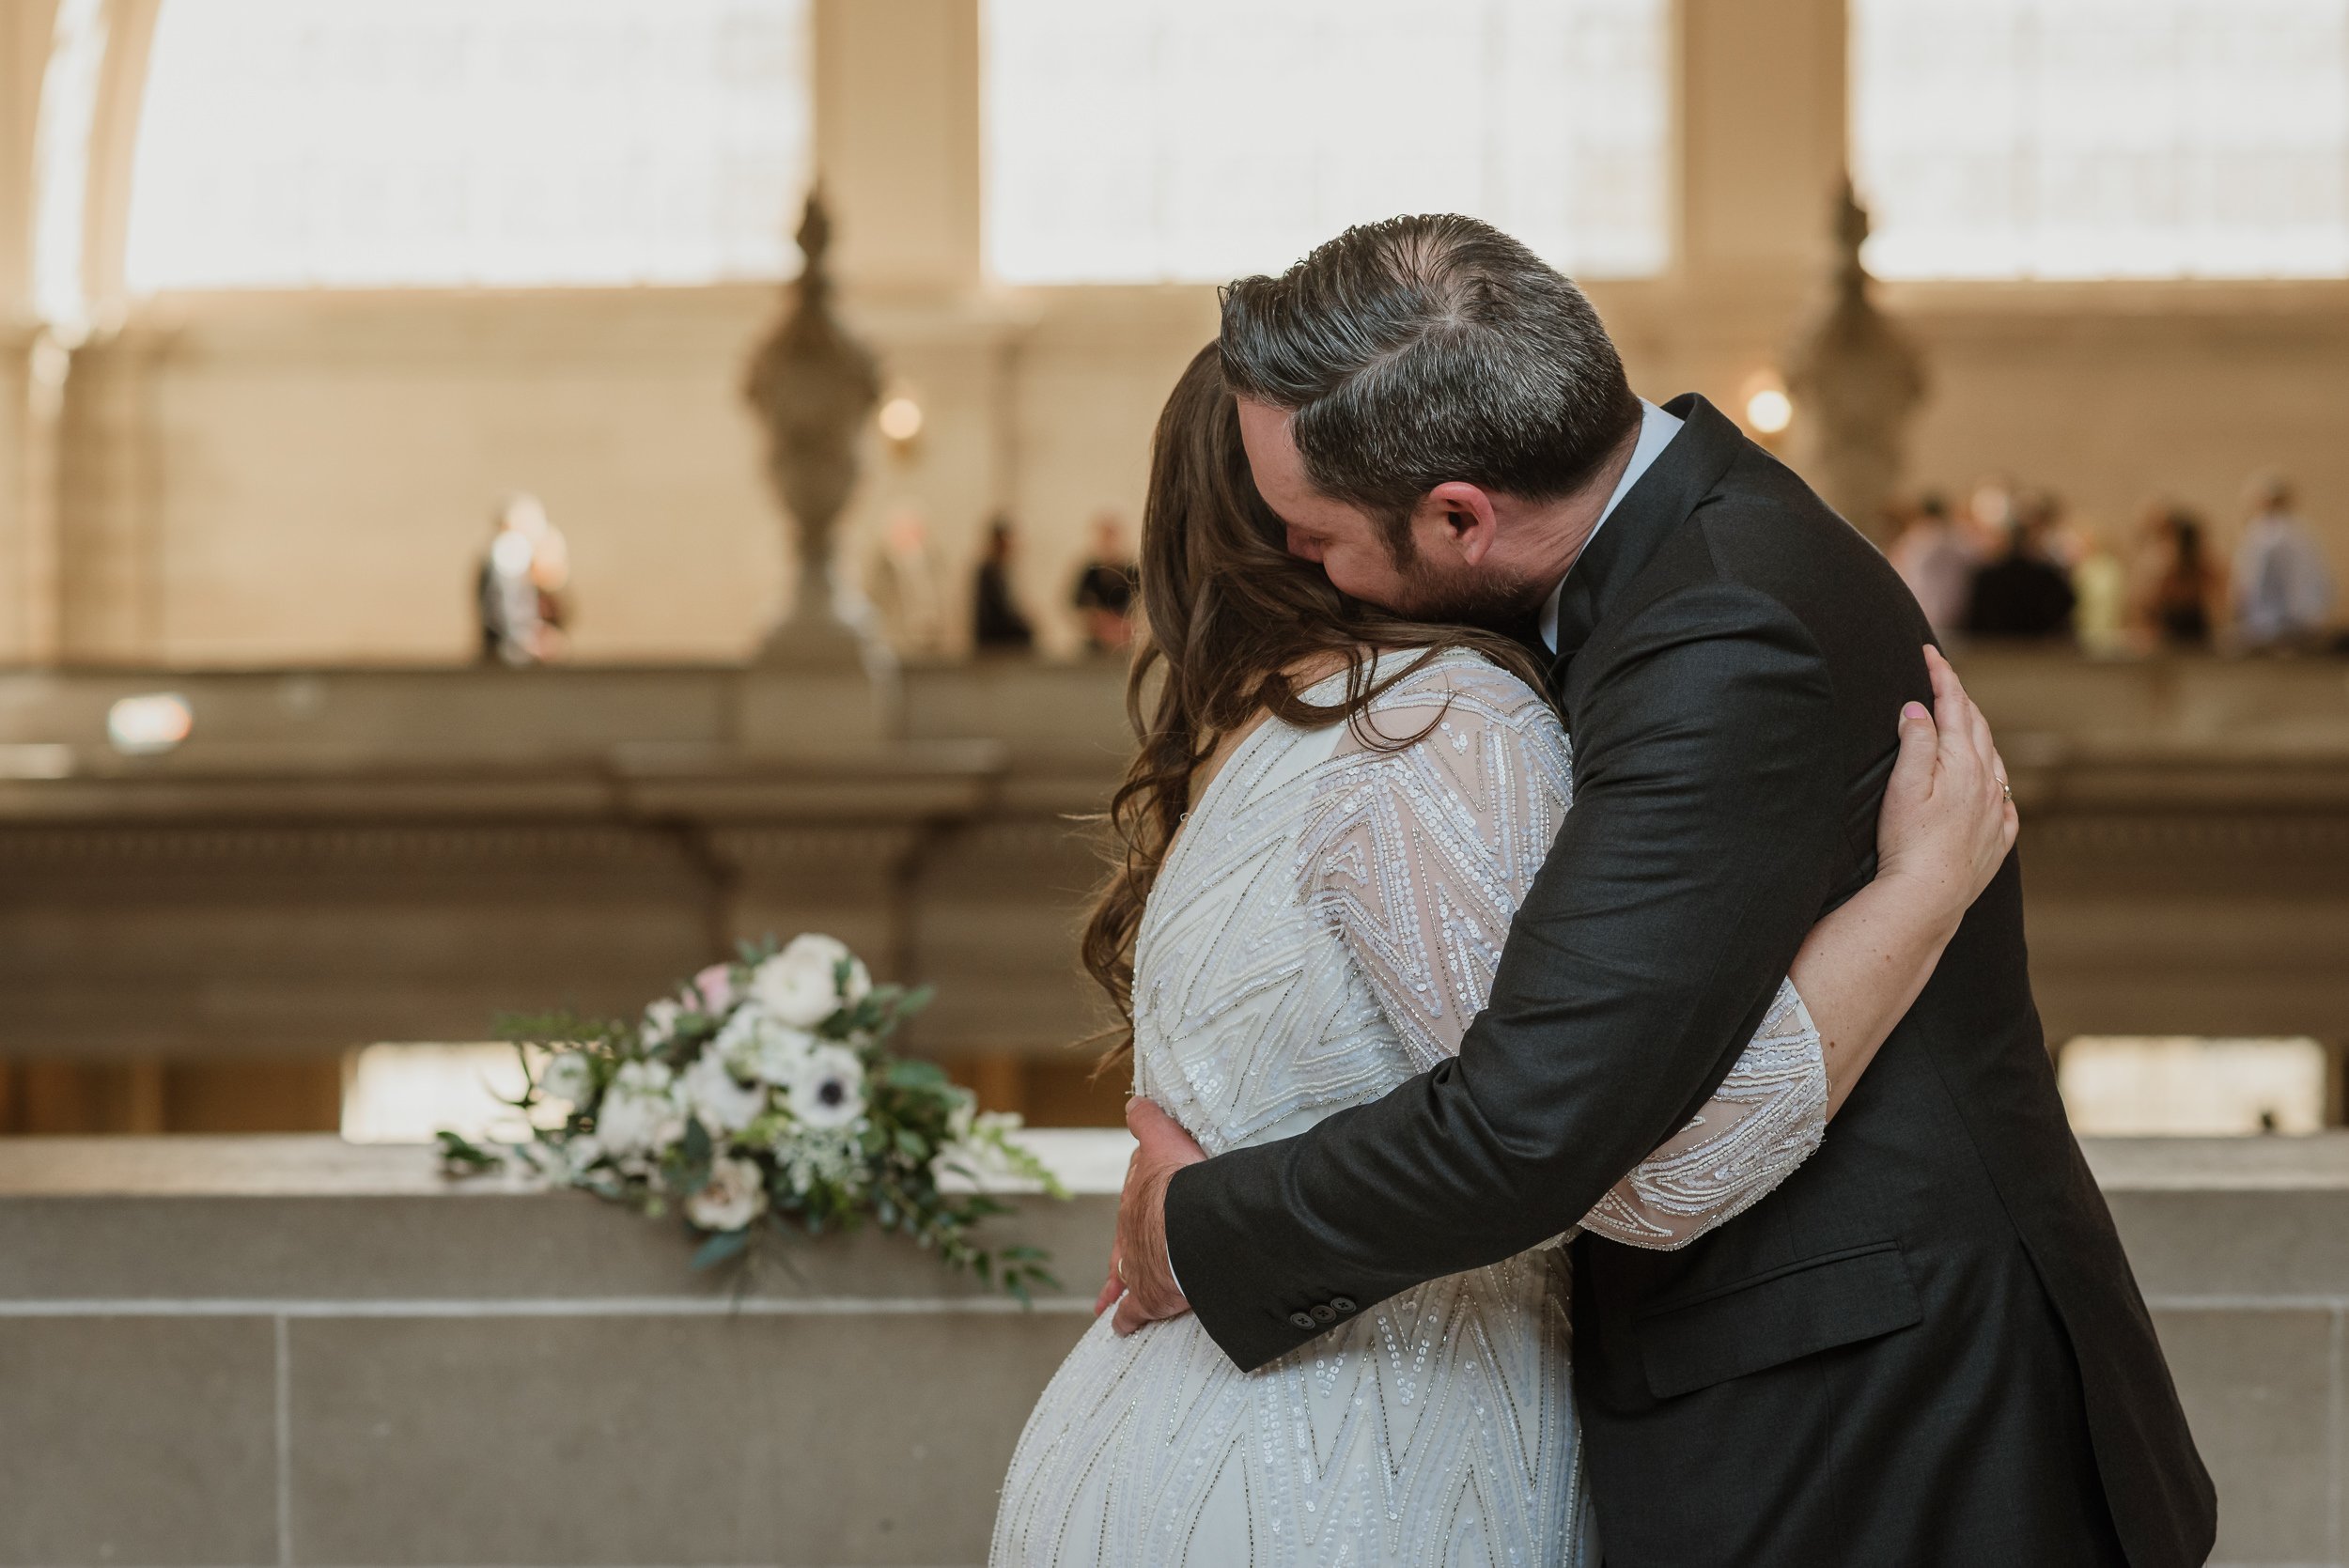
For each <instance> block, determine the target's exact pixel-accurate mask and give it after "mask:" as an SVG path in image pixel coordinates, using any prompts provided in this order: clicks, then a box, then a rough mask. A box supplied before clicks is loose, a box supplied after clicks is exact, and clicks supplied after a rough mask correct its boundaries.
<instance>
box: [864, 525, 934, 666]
mask: <svg viewBox="0 0 2349 1568" xmlns="http://www.w3.org/2000/svg"><path fill="white" fill-rule="evenodd" d="M865 575H866V588H865V594H866V597H867V598H871V600H872V601H873V610H874V613H876V614H878V615H879V617H880V622H881V627H882V629H884V630H885V631H886V632H887V634H888V637H889V641H890V644H891V645H892V646H894V648H895V649H896V650H897V651H898V652H899V653H901V654H903V655H905V656H907V657H908V658H935V657H936V656H937V655H939V654H941V653H943V652H945V645H946V605H945V596H944V595H942V594H941V593H940V592H939V583H938V578H939V573H938V560H937V557H936V556H935V555H934V554H932V553H931V551H930V529H929V523H928V522H927V521H926V520H925V519H924V518H923V516H922V513H921V511H920V509H919V508H916V507H912V506H907V507H903V508H900V509H899V510H898V511H896V512H895V513H894V514H892V515H891V517H890V519H889V523H888V526H886V527H885V528H883V529H882V530H881V545H880V549H879V550H878V551H875V552H874V554H873V560H872V566H871V567H870V568H869V570H868V571H867V572H866V574H865Z"/></svg>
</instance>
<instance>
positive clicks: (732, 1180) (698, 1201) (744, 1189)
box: [685, 1156, 767, 1231]
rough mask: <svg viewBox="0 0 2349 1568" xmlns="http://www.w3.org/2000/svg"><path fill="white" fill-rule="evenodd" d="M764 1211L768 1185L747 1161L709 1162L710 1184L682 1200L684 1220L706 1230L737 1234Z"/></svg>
mask: <svg viewBox="0 0 2349 1568" xmlns="http://www.w3.org/2000/svg"><path fill="white" fill-rule="evenodd" d="M766 1210H767V1183H766V1181H765V1179H764V1178H763V1177H762V1176H761V1175H760V1174H759V1170H758V1167H757V1166H756V1165H755V1164H754V1163H752V1162H751V1161H750V1160H747V1159H735V1158H731V1157H726V1156H721V1157H718V1158H716V1159H713V1160H711V1161H710V1162H709V1185H708V1186H707V1187H705V1188H702V1189H701V1190H700V1191H699V1192H696V1193H694V1194H693V1195H692V1197H691V1198H688V1199H686V1200H685V1218H686V1219H690V1220H692V1222H693V1223H694V1224H696V1225H699V1226H700V1227H701V1228H702V1229H703V1230H705V1231H739V1230H740V1229H741V1228H742V1227H743V1226H745V1225H747V1224H749V1223H750V1222H751V1221H752V1220H754V1219H757V1218H758V1217H759V1216H760V1215H761V1214H763V1213H765V1212H766Z"/></svg>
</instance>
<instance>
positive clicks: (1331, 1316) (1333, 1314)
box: [1314, 1304, 1338, 1323]
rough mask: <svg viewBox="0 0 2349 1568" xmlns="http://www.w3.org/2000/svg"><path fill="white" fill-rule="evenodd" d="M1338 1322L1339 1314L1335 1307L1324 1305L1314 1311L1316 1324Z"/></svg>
mask: <svg viewBox="0 0 2349 1568" xmlns="http://www.w3.org/2000/svg"><path fill="white" fill-rule="evenodd" d="M1337 1320H1338V1312H1337V1309H1336V1308H1334V1307H1331V1306H1329V1305H1327V1304H1324V1305H1322V1306H1319V1307H1315V1309H1314V1321H1315V1323H1335V1322H1337Z"/></svg>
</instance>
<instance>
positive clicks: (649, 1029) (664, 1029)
mask: <svg viewBox="0 0 2349 1568" xmlns="http://www.w3.org/2000/svg"><path fill="white" fill-rule="evenodd" d="M682 1012H684V1009H683V1008H682V1007H679V1006H678V1005H677V1003H676V1002H675V1001H671V1000H670V999H669V998H667V997H662V998H661V1000H660V1001H655V1002H652V1003H650V1004H649V1005H647V1006H646V1009H645V1022H644V1026H643V1027H642V1028H641V1029H639V1030H638V1031H637V1032H636V1033H637V1037H638V1038H639V1039H641V1040H643V1041H644V1042H645V1048H646V1049H647V1050H651V1049H654V1048H657V1047H661V1046H665V1045H667V1044H668V1043H669V1041H670V1040H671V1039H673V1038H674V1037H675V1036H676V1034H677V1016H678V1015H679V1014H680V1013H682Z"/></svg>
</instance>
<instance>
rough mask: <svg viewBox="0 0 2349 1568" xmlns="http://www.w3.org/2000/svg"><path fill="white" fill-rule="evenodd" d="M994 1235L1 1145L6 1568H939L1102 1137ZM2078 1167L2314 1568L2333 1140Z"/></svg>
mask: <svg viewBox="0 0 2349 1568" xmlns="http://www.w3.org/2000/svg"><path fill="white" fill-rule="evenodd" d="M1037 1136H1038V1138H1039V1142H1040V1145H1041V1146H1042V1148H1043V1150H1044V1152H1045V1153H1046V1154H1047V1156H1048V1157H1050V1159H1052V1160H1053V1162H1054V1163H1056V1164H1057V1165H1059V1166H1061V1167H1062V1168H1063V1169H1064V1170H1065V1171H1066V1172H1067V1173H1068V1174H1069V1177H1070V1179H1071V1183H1072V1185H1073V1186H1075V1187H1076V1188H1080V1189H1081V1195H1080V1196H1079V1197H1078V1198H1077V1199H1075V1200H1074V1201H1073V1202H1071V1203H1067V1204H1065V1205H1064V1204H1053V1203H1045V1202H1043V1201H1041V1200H1034V1201H1030V1202H1029V1203H1026V1204H1025V1205H1024V1206H1023V1208H1022V1210H1021V1212H1020V1214H1019V1217H1018V1219H1016V1220H1014V1221H1010V1222H1008V1223H1009V1224H1011V1225H1012V1226H1013V1227H1015V1228H1016V1229H1017V1230H1018V1231H1019V1232H1021V1233H1023V1234H1025V1235H1026V1236H1027V1237H1029V1238H1030V1239H1033V1240H1035V1241H1037V1242H1039V1243H1041V1244H1043V1245H1045V1246H1048V1247H1050V1248H1051V1249H1052V1250H1054V1253H1055V1256H1056V1260H1057V1263H1058V1266H1059V1268H1060V1270H1061V1274H1062V1278H1063V1280H1064V1281H1065V1284H1066V1289H1065V1293H1064V1294H1061V1295H1058V1296H1053V1297H1051V1298H1049V1299H1046V1300H1043V1301H1040V1302H1039V1303H1038V1304H1037V1307H1036V1310H1034V1312H1022V1311H1020V1310H1019V1309H1018V1308H1017V1307H1016V1306H1014V1305H1013V1304H1011V1303H1009V1302H1007V1301H1004V1300H1003V1299H1001V1298H998V1297H994V1296H988V1295H986V1294H984V1293H983V1292H980V1291H978V1290H976V1289H975V1288H973V1287H972V1286H971V1285H969V1284H968V1283H967V1282H965V1281H957V1280H954V1279H951V1278H949V1277H947V1276H945V1275H944V1274H942V1273H941V1271H939V1270H938V1269H937V1267H936V1266H935V1265H933V1264H931V1263H930V1262H929V1261H928V1260H926V1259H925V1258H922V1257H919V1256H915V1255H909V1254H908V1253H906V1252H905V1251H903V1250H901V1249H899V1248H898V1247H895V1246H893V1245H891V1244H889V1243H887V1242H885V1241H881V1240H879V1239H876V1238H869V1237H866V1238H858V1239H854V1240H850V1241H848V1242H845V1243H844V1242H841V1241H837V1240H834V1241H828V1242H825V1243H823V1244H820V1245H811V1246H808V1247H804V1248H801V1249H797V1250H795V1252H794V1271H786V1270H784V1269H782V1268H779V1267H778V1268H771V1269H769V1270H768V1271H766V1272H765V1273H764V1274H763V1275H761V1276H760V1277H759V1278H757V1279H756V1280H755V1281H753V1282H752V1283H751V1284H750V1285H749V1287H748V1288H747V1289H744V1290H743V1291H741V1292H740V1293H739V1295H738V1294H735V1293H734V1292H733V1291H732V1290H731V1289H730V1288H729V1286H728V1285H727V1284H726V1283H725V1282H724V1281H720V1280H717V1279H712V1278H708V1277H697V1276H694V1275H692V1274H691V1273H689V1272H688V1271H687V1269H686V1250H687V1249H686V1244H685V1242H684V1240H683V1238H682V1237H681V1236H680V1235H679V1234H677V1232H676V1231H675V1230H674V1229H672V1228H670V1227H667V1226H664V1225H660V1224H655V1223H652V1222H649V1221H646V1220H644V1219H638V1218H636V1217H634V1216H632V1215H630V1214H628V1213H625V1212H622V1211H619V1210H616V1209H614V1208H610V1207H607V1206H605V1205H603V1204H600V1203H597V1202H595V1201H594V1200H592V1199H589V1198H585V1197H583V1196H580V1195H578V1194H571V1193H546V1192H538V1191H533V1190H529V1189H527V1188H522V1187H520V1186H515V1185H500V1184H498V1183H495V1182H490V1183H475V1184H468V1185H460V1186H454V1187H452V1186H449V1185H446V1184H444V1183H442V1182H441V1181H440V1180H439V1179H438V1178H436V1177H435V1176H433V1175H432V1174H431V1173H430V1171H429V1165H428V1155H427V1153H426V1152H425V1151H423V1150H421V1149H391V1148H381V1147H379V1148H370V1149H357V1148H351V1147H349V1146H346V1145H343V1144H340V1143H337V1142H335V1141H332V1140H326V1139H278V1140H207V1139H164V1140H141V1139H114V1140H18V1141H10V1142H0V1320H5V1325H4V1326H0V1389H6V1390H7V1393H8V1399H7V1416H8V1419H7V1420H6V1421H5V1422H0V1564H9V1565H14V1564H26V1565H30V1564H45V1565H50V1568H82V1565H88V1568H101V1565H104V1568H113V1565H117V1564H126V1563H132V1564H153V1565H166V1564H197V1563H202V1564H231V1565H233V1564H255V1565H265V1564H273V1565H278V1568H289V1565H293V1564H305V1563H320V1564H372V1565H378V1568H380V1565H382V1564H399V1563H408V1564H441V1565H460V1564H521V1565H539V1564H544V1565H548V1568H553V1565H558V1564H589V1563H593V1564H610V1565H626V1564H652V1563H664V1564H699V1563H709V1564H720V1563H742V1562H775V1563H786V1564H928V1565H937V1564H946V1563H976V1562H978V1561H979V1560H981V1559H982V1558H983V1557H984V1555H985V1551H986V1542H987V1534H988V1525H989V1521H990V1519H991V1518H992V1514H993V1508H994V1494H995V1488H996V1486H997V1484H998V1483H999V1481H1000V1479H1001V1477H1002V1474H1003V1467H1004V1465H1005V1463H1006V1461H1007V1460H1008V1458H1009V1454H1010V1451H1011V1445H1012V1442H1013V1440H1014V1438H1015V1437H1016V1436H1017V1435H1018V1433H1019V1425H1020V1423H1021V1421H1022V1420H1023V1419H1024V1417H1025V1415H1026V1413H1027V1410H1028V1408H1029V1405H1030V1404H1031V1403H1032V1402H1033V1401H1034V1398H1035V1395H1036V1393H1037V1391H1038V1390H1039V1389H1041V1388H1042V1387H1043V1384H1044V1382H1045V1380H1046V1378H1047V1377H1049V1376H1050V1373H1051V1371H1052V1369H1053V1367H1054V1366H1055V1365H1056V1364H1057V1363H1058V1362H1059V1360H1060V1358H1061V1357H1062V1356H1063V1355H1064V1354H1065V1353H1066V1349H1067V1347H1068V1345H1069V1344H1070V1343H1072V1342H1073V1341H1074V1340H1075V1339H1076V1338H1077V1336H1078V1335H1079V1334H1080V1333H1081V1331H1082V1330H1083V1328H1084V1326H1085V1324H1086V1322H1087V1318H1086V1315H1085V1314H1086V1312H1087V1311H1088V1310H1089V1307H1090V1296H1091V1290H1092V1286H1093V1285H1094V1283H1095V1281H1097V1280H1098V1279H1099V1278H1100V1275H1101V1270H1102V1265H1103V1262H1104V1259H1105V1255H1106V1250H1107V1241H1108V1234H1109V1228H1110V1224H1111V1220H1112V1198H1111V1197H1110V1196H1109V1193H1110V1192H1111V1191H1112V1189H1113V1188H1114V1185H1115V1181H1116V1178H1117V1175H1118V1172H1119V1171H1120V1169H1121V1166H1122V1162H1123V1157H1124V1150H1125V1148H1126V1146H1127V1145H1126V1144H1125V1142H1124V1139H1123V1134H1120V1133H1110V1132H1102V1133H1065V1134H1059V1135H1037ZM2090 1157H2091V1161H2092V1164H2093V1165H2094V1167H2095V1169H2096V1171H2097V1172H2098V1175H2099V1177H2100V1179H2101V1180H2102V1181H2103V1183H2104V1185H2105V1188H2106V1191H2107V1193H2108V1197H2109V1199H2110V1201H2111V1203H2112V1205H2113V1210H2114V1213H2115V1215H2116V1217H2117V1219H2119V1222H2120V1225H2121V1228H2122V1232H2123V1236H2124V1238H2125V1239H2126V1241H2127V1243H2128V1247H2129V1250H2130V1254H2131V1257H2132V1258H2133V1260H2134V1262H2135V1265H2136V1267H2137V1271H2138V1276H2139V1281H2141V1283H2142V1285H2143V1287H2144V1289H2145V1292H2146V1295H2147V1296H2148V1297H2149V1298H2150V1299H2151V1301H2152V1303H2153V1305H2154V1309H2155V1316H2156V1319H2157V1320H2158V1322H2159V1325H2160V1328H2161V1333H2162V1337H2163V1341H2164V1343H2165V1344H2166V1345H2167V1346H2168V1348H2169V1351H2170V1361H2171V1365H2172V1367H2173V1368H2174V1369H2175V1372H2176V1374H2177V1377H2178V1381H2179V1384H2180V1386H2181V1388H2182V1389H2183V1390H2184V1393H2185V1397H2186V1405H2187V1409H2188V1413H2189V1414H2190V1416H2191V1418H2192V1420H2193V1421H2194V1425H2195V1431H2196V1435H2197V1436H2198V1438H2199V1439H2200V1441H2201V1447H2202V1452H2203V1454H2204V1457H2205V1458H2206V1460H2207V1461H2208V1462H2209V1464H2210V1467H2211V1468H2212V1470H2213V1472H2214V1473H2215V1474H2216V1476H2217V1480H2218V1484H2219V1490H2220V1506H2221V1513H2222V1524H2221V1537H2220V1547H2219V1551H2218V1554H2217V1559H2216V1560H2217V1561H2219V1562H2222V1563H2229V1564H2240V1565H2250V1564H2286V1563H2291V1564H2301V1565H2314V1564H2333V1565H2341V1564H2343V1563H2345V1562H2349V1555H2344V1532H2349V1517H2344V1506H2345V1501H2344V1497H2343V1488H2342V1486H2341V1477H2342V1475H2343V1473H2344V1464H2345V1463H2349V1447H2344V1445H2345V1444H2349V1425H2345V1424H2344V1423H2345V1422H2349V1383H2345V1382H2344V1364H2345V1363H2349V1353H2345V1352H2344V1346H2345V1345H2349V1135H2325V1136H2321V1137H2317V1138H2310V1139H2302V1140H2285V1139H2269V1140H2246V1141H2167V1142H2165V1141H2105V1142H2098V1143H2092V1144H2091V1145H2090Z"/></svg>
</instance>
